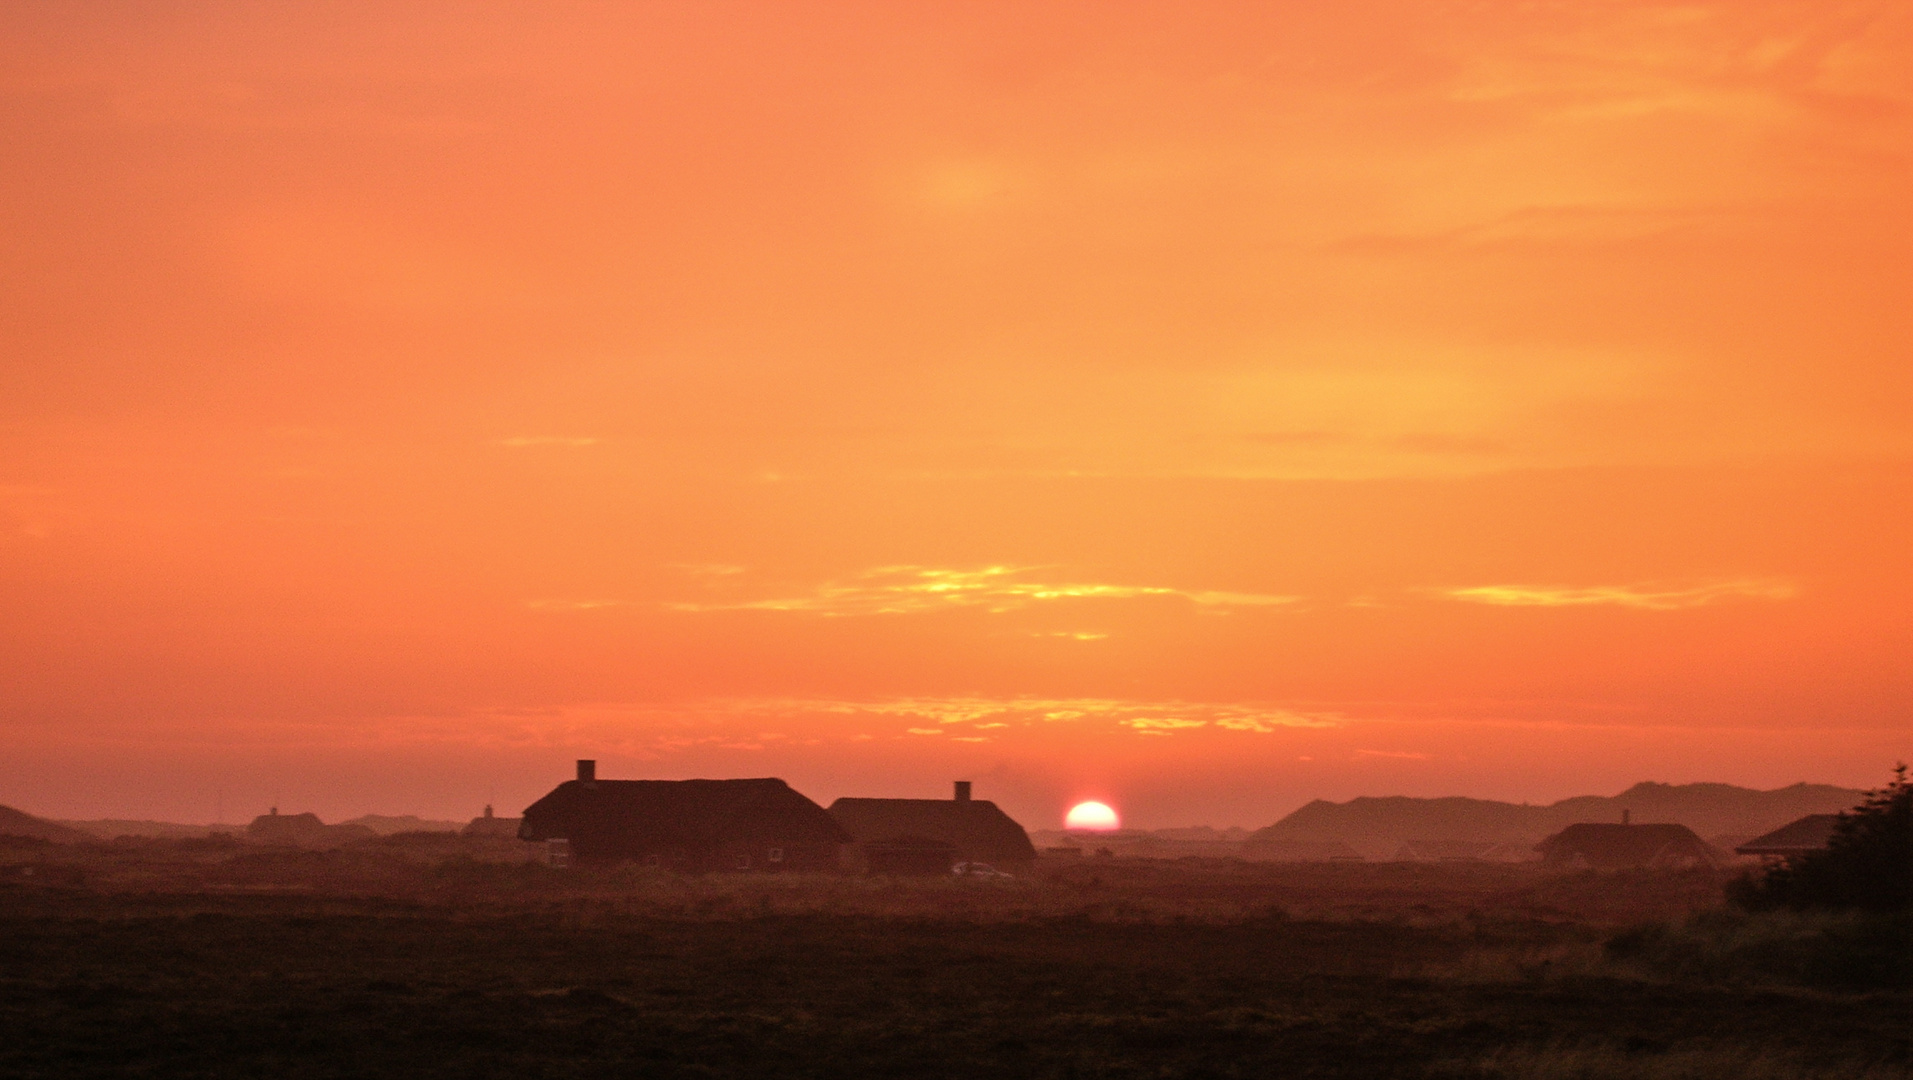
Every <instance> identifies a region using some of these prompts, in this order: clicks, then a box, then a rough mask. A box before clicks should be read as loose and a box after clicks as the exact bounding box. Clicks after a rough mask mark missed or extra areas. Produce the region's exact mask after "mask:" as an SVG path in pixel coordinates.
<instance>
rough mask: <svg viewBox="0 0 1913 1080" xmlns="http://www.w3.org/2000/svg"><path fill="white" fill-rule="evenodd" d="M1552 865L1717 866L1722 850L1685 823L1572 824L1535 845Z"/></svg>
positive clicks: (1605, 867)
mask: <svg viewBox="0 0 1913 1080" xmlns="http://www.w3.org/2000/svg"><path fill="white" fill-rule="evenodd" d="M1535 850H1536V851H1539V852H1540V853H1541V861H1542V862H1544V863H1546V864H1548V865H1550V866H1562V867H1574V866H1579V867H1588V868H1592V869H1595V870H1621V869H1627V868H1631V867H1657V868H1670V869H1671V868H1685V867H1695V866H1716V865H1718V864H1719V862H1720V856H1719V853H1718V852H1716V851H1715V850H1714V849H1713V848H1712V847H1710V846H1708V844H1707V842H1706V841H1705V840H1702V839H1701V838H1700V837H1698V836H1696V835H1694V830H1692V829H1690V828H1688V827H1687V826H1685V825H1631V824H1629V825H1612V824H1603V823H1595V822H1587V823H1583V824H1580V825H1570V826H1568V827H1567V828H1565V829H1562V830H1561V831H1560V832H1558V833H1555V834H1554V835H1553V836H1550V837H1548V838H1547V839H1546V840H1543V841H1541V843H1540V844H1538V845H1536V846H1535Z"/></svg>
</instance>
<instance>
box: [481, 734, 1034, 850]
mask: <svg viewBox="0 0 1913 1080" xmlns="http://www.w3.org/2000/svg"><path fill="white" fill-rule="evenodd" d="M518 837H519V838H520V839H522V840H529V841H533V842H540V843H545V844H547V845H550V848H551V851H552V855H553V859H552V861H553V862H554V863H555V864H560V865H570V864H572V863H574V862H575V863H579V864H591V863H607V862H622V861H629V862H636V863H639V864H641V865H645V866H656V867H660V868H663V869H668V870H678V871H686V872H700V871H713V870H754V871H784V872H789V871H811V872H816V871H826V870H839V869H850V870H862V871H865V872H868V873H877V874H893V875H899V874H900V875H909V874H947V873H949V872H951V870H952V869H953V868H955V867H958V866H970V865H974V864H987V865H988V866H989V867H992V868H994V867H1002V868H1003V870H1004V871H1005V872H1016V871H1019V870H1025V869H1027V868H1028V867H1029V866H1030V865H1031V864H1032V863H1034V862H1035V861H1036V848H1035V846H1034V845H1033V844H1031V843H1030V838H1029V834H1028V833H1027V832H1025V831H1024V829H1023V826H1021V825H1019V824H1017V823H1016V821H1015V820H1013V819H1012V818H1011V817H1010V816H1009V815H1008V814H1005V813H1004V812H1003V811H1002V810H1001V809H999V808H998V807H997V805H996V804H995V803H992V802H989V801H987V800H982V799H973V798H971V795H970V784H969V782H968V781H958V782H957V784H956V788H955V792H954V797H953V798H951V799H947V800H945V799H864V798H846V799H838V800H837V801H836V802H834V803H832V804H831V805H830V808H829V809H828V810H826V809H825V808H823V807H822V806H819V805H817V803H815V802H813V801H811V800H810V799H809V798H807V797H805V796H804V795H802V794H800V793H799V792H797V791H795V790H794V789H792V788H791V787H790V785H788V784H786V783H785V782H784V781H782V780H778V779H774V778H763V779H750V780H600V779H598V775H597V762H595V761H590V760H583V761H579V762H578V775H577V777H576V778H575V779H572V780H567V781H566V782H564V783H562V784H560V785H558V786H557V787H556V788H554V789H553V790H552V791H551V793H550V794H548V795H546V796H545V797H544V798H542V799H539V800H538V801H537V802H535V803H533V804H532V805H531V806H529V807H527V808H526V809H525V816H524V819H523V822H522V823H521V824H520V825H519V828H518Z"/></svg>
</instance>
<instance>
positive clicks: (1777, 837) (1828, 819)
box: [1734, 814, 1840, 857]
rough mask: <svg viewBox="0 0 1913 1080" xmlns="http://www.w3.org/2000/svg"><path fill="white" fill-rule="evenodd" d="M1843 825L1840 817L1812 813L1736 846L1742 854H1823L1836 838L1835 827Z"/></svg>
mask: <svg viewBox="0 0 1913 1080" xmlns="http://www.w3.org/2000/svg"><path fill="white" fill-rule="evenodd" d="M1839 822H1840V815H1839V814H1808V815H1807V816H1806V817H1803V818H1801V819H1800V820H1798V821H1794V822H1789V823H1788V824H1786V825H1782V826H1781V827H1780V828H1778V829H1775V830H1774V831H1772V832H1770V833H1767V834H1766V835H1764V836H1756V837H1754V838H1753V839H1752V840H1749V841H1747V842H1746V843H1744V844H1741V845H1739V846H1737V847H1735V848H1734V851H1735V852H1736V853H1737V854H1741V855H1769V856H1782V857H1786V856H1792V855H1805V854H1807V853H1808V852H1810V851H1820V850H1823V849H1824V848H1825V847H1826V846H1827V841H1829V840H1831V839H1833V827H1834V826H1835V825H1837V824H1839Z"/></svg>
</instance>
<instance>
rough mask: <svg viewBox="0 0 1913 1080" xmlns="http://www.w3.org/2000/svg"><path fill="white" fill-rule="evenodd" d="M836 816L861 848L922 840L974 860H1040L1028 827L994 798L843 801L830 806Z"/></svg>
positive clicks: (833, 815) (832, 815)
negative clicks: (903, 839)
mask: <svg viewBox="0 0 1913 1080" xmlns="http://www.w3.org/2000/svg"><path fill="white" fill-rule="evenodd" d="M830 816H831V817H833V818H836V819H837V821H838V823H839V824H841V825H842V826H843V827H844V829H845V830H846V831H848V832H849V833H850V835H851V836H852V837H854V838H856V840H857V841H858V842H859V843H881V842H885V841H890V840H895V839H897V838H900V837H919V838H923V839H929V840H941V841H943V842H944V843H947V844H951V845H954V846H955V847H956V849H957V850H958V851H960V852H962V853H963V855H964V857H965V858H968V859H976V860H982V861H986V862H1029V861H1031V860H1033V859H1035V858H1036V848H1035V846H1034V845H1032V844H1031V843H1030V837H1029V834H1028V833H1026V832H1024V831H1023V826H1021V825H1018V824H1017V823H1016V821H1015V819H1013V818H1011V817H1010V816H1009V815H1008V814H1005V813H1004V812H1003V811H1002V810H999V809H997V805H996V804H995V803H993V802H990V801H989V800H988V799H967V800H963V801H960V802H959V801H957V800H955V799H838V800H837V801H836V802H834V803H831V804H830Z"/></svg>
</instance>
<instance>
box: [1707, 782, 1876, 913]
mask: <svg viewBox="0 0 1913 1080" xmlns="http://www.w3.org/2000/svg"><path fill="white" fill-rule="evenodd" d="M1727 895H1728V899H1729V900H1731V901H1732V902H1734V903H1735V904H1736V905H1738V906H1740V907H1743V908H1747V909H1750V910H1755V911H1760V910H1771V909H1774V908H1792V909H1794V910H1806V909H1809V908H1859V909H1862V910H1866V911H1906V910H1908V909H1909V908H1913V785H1909V784H1908V782H1907V778H1906V766H1905V765H1900V766H1899V767H1897V768H1895V769H1894V770H1893V779H1892V780H1891V781H1890V782H1888V783H1887V785H1886V786H1885V787H1883V788H1880V789H1879V790H1877V791H1872V792H1868V793H1867V797H1866V801H1864V802H1862V803H1861V804H1860V805H1859V806H1857V807H1855V808H1854V809H1852V810H1851V811H1848V812H1846V813H1843V814H1841V815H1840V821H1839V823H1838V824H1837V825H1835V826H1834V831H1833V837H1832V839H1830V840H1829V841H1828V842H1827V846H1826V847H1825V848H1824V849H1822V850H1820V851H1815V852H1810V853H1808V854H1806V855H1800V856H1796V857H1794V858H1790V859H1788V860H1786V861H1785V862H1783V863H1781V864H1780V865H1778V866H1774V867H1771V868H1769V869H1768V870H1767V871H1766V872H1765V873H1761V874H1753V875H1749V876H1747V877H1743V878H1741V879H1739V880H1737V881H1735V882H1732V883H1731V884H1730V885H1729V886H1728V890H1727Z"/></svg>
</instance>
